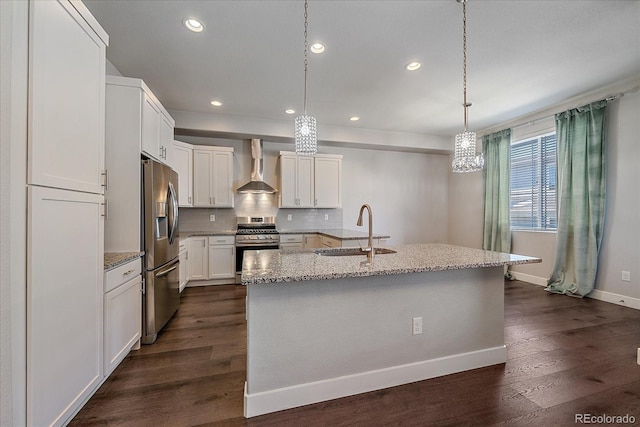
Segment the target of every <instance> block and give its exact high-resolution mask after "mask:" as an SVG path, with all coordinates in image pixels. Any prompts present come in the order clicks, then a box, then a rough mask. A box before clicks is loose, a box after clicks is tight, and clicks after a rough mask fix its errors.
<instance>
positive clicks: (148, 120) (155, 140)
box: [142, 93, 163, 161]
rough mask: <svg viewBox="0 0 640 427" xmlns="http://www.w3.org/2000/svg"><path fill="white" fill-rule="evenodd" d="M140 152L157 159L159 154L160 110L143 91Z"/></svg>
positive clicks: (160, 159)
mask: <svg viewBox="0 0 640 427" xmlns="http://www.w3.org/2000/svg"><path fill="white" fill-rule="evenodd" d="M142 152H143V153H145V154H146V155H148V156H150V157H153V158H154V159H156V160H158V161H162V160H163V159H162V158H161V156H160V110H159V109H158V107H157V106H156V105H155V103H154V102H153V100H152V99H151V98H150V97H149V96H148V95H147V94H146V93H145V94H144V100H143V102H142Z"/></svg>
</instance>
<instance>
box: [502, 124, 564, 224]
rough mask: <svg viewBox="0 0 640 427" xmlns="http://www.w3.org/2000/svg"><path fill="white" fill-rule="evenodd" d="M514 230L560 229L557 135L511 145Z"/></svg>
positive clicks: (512, 222)
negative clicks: (558, 224) (557, 206)
mask: <svg viewBox="0 0 640 427" xmlns="http://www.w3.org/2000/svg"><path fill="white" fill-rule="evenodd" d="M510 184H511V189H510V200H509V202H510V203H509V207H510V215H511V228H512V229H521V230H556V229H557V215H556V134H555V132H552V133H547V134H544V135H539V136H535V137H530V138H526V139H521V140H519V141H514V142H512V143H511V182H510Z"/></svg>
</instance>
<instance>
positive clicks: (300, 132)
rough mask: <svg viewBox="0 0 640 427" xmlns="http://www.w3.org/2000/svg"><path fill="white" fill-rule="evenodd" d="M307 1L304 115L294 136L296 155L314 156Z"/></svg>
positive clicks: (314, 128)
mask: <svg viewBox="0 0 640 427" xmlns="http://www.w3.org/2000/svg"><path fill="white" fill-rule="evenodd" d="M307 9H308V6H307V0H305V2H304V114H303V115H301V116H298V117H296V118H295V121H294V125H295V126H294V135H295V141H296V154H299V155H301V156H313V155H314V154H316V153H317V152H318V134H317V132H316V118H315V117H313V116H309V115H307V70H308V68H309V67H308V61H307V53H308V41H307V25H308V24H307V18H308V13H307Z"/></svg>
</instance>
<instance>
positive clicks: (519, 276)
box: [509, 270, 548, 286]
mask: <svg viewBox="0 0 640 427" xmlns="http://www.w3.org/2000/svg"><path fill="white" fill-rule="evenodd" d="M509 273H511V275H512V276H513V278H514V279H516V280H521V281H523V282H527V283H531V284H533V285H539V286H547V280H548V279H547V278H546V277H539V276H532V275H531V274H525V273H520V272H518V271H511V270H509Z"/></svg>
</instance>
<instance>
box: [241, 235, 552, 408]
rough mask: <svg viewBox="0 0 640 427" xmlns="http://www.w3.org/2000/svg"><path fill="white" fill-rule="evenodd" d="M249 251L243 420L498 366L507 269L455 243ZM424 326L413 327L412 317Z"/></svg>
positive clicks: (511, 260)
mask: <svg viewBox="0 0 640 427" xmlns="http://www.w3.org/2000/svg"><path fill="white" fill-rule="evenodd" d="M394 249H396V250H397V253H396V254H385V255H379V256H376V257H375V258H374V260H373V263H372V264H367V263H364V262H363V260H366V257H365V256H344V257H327V256H323V255H320V254H317V253H314V252H313V251H278V250H270V251H254V252H247V253H245V255H246V256H245V260H244V264H243V274H242V282H243V284H245V285H247V382H246V383H245V417H253V416H256V415H260V414H265V413H269V412H274V411H279V410H283V409H288V408H293V407H296V406H302V405H306V404H310V403H316V402H321V401H325V400H330V399H335V398H339V397H344V396H349V395H354V394H358V393H364V392H368V391H373V390H378V389H382V388H387V387H392V386H396V385H401V384H406V383H410V382H415V381H420V380H423V379H428V378H434V377H438V376H442V375H447V374H451V373H455V372H461V371H465V370H469V369H475V368H480V367H484V366H490V365H495V364H499V363H504V362H505V361H506V348H505V345H504V280H503V274H504V265H508V264H516V263H518V264H523V263H532V262H540V259H538V258H530V257H522V256H517V255H510V254H500V253H495V252H489V251H482V250H476V249H469V248H461V247H456V246H451V245H440V244H425V245H407V246H399V247H397V248H394ZM414 318H421V319H422V324H423V331H422V333H421V334H417V335H414V334H413V328H412V326H413V324H412V320H413V319H414Z"/></svg>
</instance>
